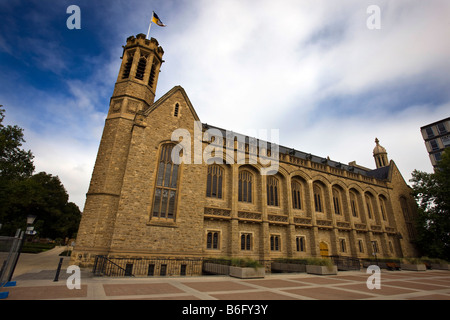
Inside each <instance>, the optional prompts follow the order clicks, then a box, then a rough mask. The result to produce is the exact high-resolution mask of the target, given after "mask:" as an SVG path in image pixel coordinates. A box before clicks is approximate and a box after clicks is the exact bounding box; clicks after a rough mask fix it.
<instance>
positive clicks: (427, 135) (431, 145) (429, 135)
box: [420, 118, 450, 168]
mask: <svg viewBox="0 0 450 320" xmlns="http://www.w3.org/2000/svg"><path fill="white" fill-rule="evenodd" d="M420 132H421V133H422V137H423V140H424V141H425V147H426V148H427V151H428V154H429V156H430V161H431V164H432V165H433V168H436V166H437V163H438V161H439V160H441V155H442V152H443V151H444V149H445V148H448V147H450V118H445V119H442V120H439V121H436V122H433V123H430V124H428V125H426V126H423V127H421V128H420Z"/></svg>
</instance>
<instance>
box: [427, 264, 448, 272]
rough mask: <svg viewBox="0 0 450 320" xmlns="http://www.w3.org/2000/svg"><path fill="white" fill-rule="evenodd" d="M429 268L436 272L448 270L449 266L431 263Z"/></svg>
mask: <svg viewBox="0 0 450 320" xmlns="http://www.w3.org/2000/svg"><path fill="white" fill-rule="evenodd" d="M431 268H432V269H436V270H450V264H439V263H432V264H431Z"/></svg>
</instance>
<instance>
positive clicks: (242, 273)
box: [230, 266, 266, 279]
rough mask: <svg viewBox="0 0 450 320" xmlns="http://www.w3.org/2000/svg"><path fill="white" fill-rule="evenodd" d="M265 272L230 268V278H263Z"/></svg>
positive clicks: (262, 270) (262, 269) (257, 269)
mask: <svg viewBox="0 0 450 320" xmlns="http://www.w3.org/2000/svg"><path fill="white" fill-rule="evenodd" d="M265 275H266V270H265V269H264V267H262V268H240V267H232V266H230V276H231V277H235V278H241V279H253V278H264V276H265Z"/></svg>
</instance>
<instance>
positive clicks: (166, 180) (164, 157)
mask: <svg viewBox="0 0 450 320" xmlns="http://www.w3.org/2000/svg"><path fill="white" fill-rule="evenodd" d="M173 147H174V145H173V144H165V145H163V146H162V148H161V155H160V158H159V164H158V176H157V179H156V188H155V198H154V201H153V217H158V218H166V219H174V217H175V207H176V196H177V181H178V165H177V164H174V163H173V162H172V156H171V155H172V149H173Z"/></svg>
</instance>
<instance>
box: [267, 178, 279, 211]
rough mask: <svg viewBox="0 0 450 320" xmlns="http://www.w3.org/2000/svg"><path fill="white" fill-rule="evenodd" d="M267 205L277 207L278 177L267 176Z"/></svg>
mask: <svg viewBox="0 0 450 320" xmlns="http://www.w3.org/2000/svg"><path fill="white" fill-rule="evenodd" d="M267 205H268V206H277V207H278V179H277V178H275V177H272V176H269V177H267Z"/></svg>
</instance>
